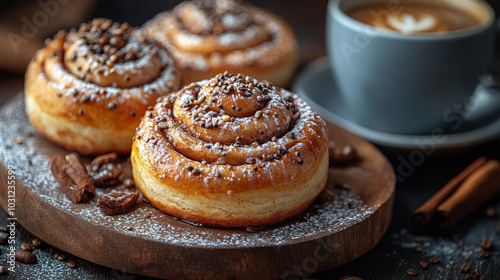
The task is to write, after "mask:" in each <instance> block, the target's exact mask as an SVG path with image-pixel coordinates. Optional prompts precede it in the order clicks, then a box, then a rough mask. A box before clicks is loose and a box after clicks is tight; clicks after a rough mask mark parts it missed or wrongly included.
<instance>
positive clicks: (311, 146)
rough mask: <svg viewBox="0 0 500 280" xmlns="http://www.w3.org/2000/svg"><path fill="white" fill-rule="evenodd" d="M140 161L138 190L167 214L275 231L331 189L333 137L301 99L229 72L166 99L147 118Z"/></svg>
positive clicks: (137, 147) (136, 162) (135, 155)
mask: <svg viewBox="0 0 500 280" xmlns="http://www.w3.org/2000/svg"><path fill="white" fill-rule="evenodd" d="M131 160H132V166H133V172H134V179H135V181H136V185H137V186H138V188H139V189H140V190H141V191H142V192H143V194H144V195H145V196H146V197H147V198H148V199H149V200H150V202H151V203H152V205H154V206H155V207H157V208H158V209H160V210H161V211H164V212H166V213H169V214H172V215H174V216H177V217H180V218H183V219H188V220H191V221H196V222H200V223H202V224H207V225H213V226H222V227H243V226H257V225H266V224H273V223H277V222H279V221H282V220H284V219H286V218H289V217H292V216H293V215H296V214H297V213H299V212H301V211H302V210H304V209H305V208H306V207H307V206H309V205H310V204H311V203H312V201H313V200H314V198H315V197H316V196H317V195H318V194H319V193H320V192H321V191H322V190H323V188H324V186H325V183H326V178H327V173H328V134H327V129H326V125H325V123H324V122H323V120H322V119H321V118H320V117H319V115H318V114H317V113H315V112H314V111H313V110H312V109H311V108H310V107H309V106H307V105H306V104H305V103H304V102H303V101H302V100H300V99H299V98H297V97H296V96H295V95H293V94H291V93H289V92H287V91H285V90H281V89H279V88H276V87H274V86H272V85H271V84H269V83H259V82H258V81H257V80H255V79H253V78H250V77H247V76H244V75H241V74H238V75H232V74H227V73H225V74H220V75H217V76H216V78H214V79H212V80H209V81H204V82H200V83H198V84H194V83H193V84H190V85H189V86H187V87H185V88H183V89H182V90H180V91H179V92H178V93H176V94H175V95H174V94H172V95H170V96H168V97H164V98H162V100H161V101H160V102H159V103H158V104H157V105H156V106H155V107H154V108H153V110H151V111H148V112H147V113H146V115H145V117H144V118H143V120H142V122H141V124H140V126H139V129H138V131H137V133H136V136H135V141H134V144H133V147H132V155H131Z"/></svg>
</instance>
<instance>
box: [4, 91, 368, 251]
mask: <svg viewBox="0 0 500 280" xmlns="http://www.w3.org/2000/svg"><path fill="white" fill-rule="evenodd" d="M13 120H15V121H13ZM0 134H1V136H2V139H4V141H2V142H1V143H0V162H2V163H3V164H5V165H13V166H15V167H16V176H17V178H18V179H19V182H23V185H24V186H25V187H27V188H30V189H31V190H32V191H33V192H34V193H35V194H37V195H38V196H39V197H40V198H41V199H42V200H44V201H45V202H47V203H48V204H49V205H50V206H52V207H54V208H57V209H61V210H63V211H65V212H67V213H69V214H76V215H75V216H76V217H78V218H77V219H82V220H85V221H86V222H88V223H93V224H96V225H99V226H101V227H104V228H108V229H112V230H116V231H120V232H122V233H123V232H125V233H126V234H129V235H132V236H136V237H137V238H141V239H146V240H155V241H160V242H164V243H167V244H172V245H179V246H186V247H218V248H232V247H240V248H241V247H259V246H272V245H282V244H289V243H294V242H302V241H305V240H309V239H314V238H315V237H317V236H324V235H326V234H328V233H335V232H339V231H342V230H344V229H346V228H348V227H350V226H352V225H353V224H356V223H359V222H361V221H363V220H364V219H366V218H367V217H369V216H370V215H371V214H372V213H373V209H372V208H370V207H368V206H366V205H365V203H364V202H363V200H362V199H361V198H360V197H359V196H358V194H356V193H355V192H352V191H347V190H342V189H331V190H329V192H330V199H328V200H327V201H326V202H323V203H320V204H318V203H316V204H314V205H313V207H312V208H311V209H309V211H308V212H306V214H302V215H299V216H298V217H295V218H293V219H292V220H289V221H286V222H284V223H282V224H279V225H276V226H272V227H268V228H263V229H257V230H256V231H255V232H253V233H249V232H246V231H245V230H224V229H215V228H204V227H196V226H193V225H190V224H187V223H184V222H181V221H179V220H177V219H175V218H173V217H171V216H169V215H166V214H163V213H161V212H159V211H158V210H156V209H155V208H153V207H152V206H151V205H149V204H148V203H146V202H144V201H142V200H141V201H140V202H139V203H138V204H137V205H136V207H135V209H134V210H133V211H130V212H128V213H126V214H123V215H118V216H104V215H103V214H102V213H101V212H100V210H99V209H98V207H97V206H96V201H97V200H96V199H94V200H93V201H91V202H90V203H87V204H75V203H72V202H71V201H70V200H69V199H68V198H67V197H66V196H65V195H64V194H63V193H62V192H61V191H60V189H59V184H58V183H57V182H56V181H55V179H54V177H53V176H52V174H51V173H50V171H49V169H48V161H49V159H50V157H51V156H52V155H53V154H55V153H67V151H65V150H63V149H61V148H58V147H56V146H55V145H54V144H52V143H50V142H49V141H47V140H45V139H44V138H43V137H42V136H40V135H39V134H38V133H37V132H36V131H35V130H34V128H33V127H32V126H31V125H29V123H28V121H27V118H26V115H25V113H24V100H23V98H22V97H19V98H17V99H16V100H15V101H14V102H13V103H11V104H9V105H7V106H6V107H5V108H4V109H2V111H1V114H0ZM16 138H19V139H22V143H21V144H15V143H14V140H13V139H16ZM113 190H114V191H117V190H118V191H128V190H127V189H126V188H123V189H116V188H115V189H97V196H100V195H102V194H104V193H106V192H110V191H113ZM148 214H149V215H148ZM148 216H150V217H149V218H148ZM21 223H22V221H21Z"/></svg>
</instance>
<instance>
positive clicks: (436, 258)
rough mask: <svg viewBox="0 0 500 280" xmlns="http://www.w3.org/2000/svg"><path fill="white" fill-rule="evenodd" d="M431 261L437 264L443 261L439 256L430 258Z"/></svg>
mask: <svg viewBox="0 0 500 280" xmlns="http://www.w3.org/2000/svg"><path fill="white" fill-rule="evenodd" d="M429 262H430V263H434V264H436V263H439V262H441V260H440V259H439V258H438V257H434V258H432V259H430V260H429Z"/></svg>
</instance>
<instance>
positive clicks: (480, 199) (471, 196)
mask: <svg viewBox="0 0 500 280" xmlns="http://www.w3.org/2000/svg"><path fill="white" fill-rule="evenodd" d="M498 194H500V162H498V161H497V160H494V159H492V160H489V161H488V162H487V163H485V164H484V165H482V166H481V167H480V168H479V169H477V170H476V171H475V172H473V173H472V174H471V175H470V176H468V177H467V178H466V179H465V180H464V182H463V183H462V184H461V185H460V187H459V188H458V189H457V191H455V192H454V193H453V194H452V195H451V196H450V197H449V198H448V199H446V200H445V201H444V202H443V203H442V204H441V205H439V207H438V208H437V213H436V218H437V222H438V225H439V227H440V228H441V229H444V230H449V229H451V228H452V227H454V226H455V225H456V224H457V223H458V222H459V221H461V220H462V219H463V218H465V217H466V216H468V215H469V214H470V213H472V212H473V211H475V210H476V209H478V208H479V207H481V206H482V205H484V204H485V203H486V202H488V201H489V200H491V199H492V198H493V197H495V196H497V195H498Z"/></svg>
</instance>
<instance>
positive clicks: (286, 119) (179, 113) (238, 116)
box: [154, 72, 301, 165]
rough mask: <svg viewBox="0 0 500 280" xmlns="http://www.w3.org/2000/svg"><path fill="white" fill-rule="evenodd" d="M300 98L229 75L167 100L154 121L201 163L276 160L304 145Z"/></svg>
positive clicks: (181, 149) (188, 88) (194, 85)
mask: <svg viewBox="0 0 500 280" xmlns="http://www.w3.org/2000/svg"><path fill="white" fill-rule="evenodd" d="M296 100H297V99H296V98H295V97H294V95H292V94H290V93H286V92H285V91H282V90H280V89H278V88H276V87H274V86H273V85H272V84H270V83H268V82H258V81H257V80H255V79H253V78H251V77H249V76H245V75H242V74H237V75H235V74H228V73H227V72H226V73H224V74H219V75H217V76H216V77H215V78H213V79H211V80H208V81H203V82H200V83H192V84H190V85H188V86H186V87H184V88H183V89H182V90H180V91H179V92H178V93H177V94H175V95H170V96H169V97H165V98H164V100H163V101H162V102H160V103H159V104H157V106H156V108H157V110H159V113H158V115H157V116H154V122H155V124H156V126H157V128H158V129H159V130H162V131H163V132H164V133H163V135H164V136H165V137H166V139H167V140H168V142H169V143H170V144H171V145H172V146H173V147H174V148H175V149H176V150H177V151H179V152H181V153H182V154H184V155H185V156H186V157H188V158H191V159H193V160H197V161H199V162H203V161H205V162H207V163H221V164H235V165H239V164H245V163H254V162H256V161H257V160H260V161H262V160H264V161H266V160H274V159H279V158H280V155H281V154H283V152H286V150H287V149H288V148H290V147H292V146H293V145H295V144H296V142H297V141H299V138H300V137H298V134H300V132H299V131H296V130H297V129H295V124H296V123H297V122H298V121H300V116H301V115H300V114H301V113H300V112H299V106H298V105H297V104H296Z"/></svg>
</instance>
